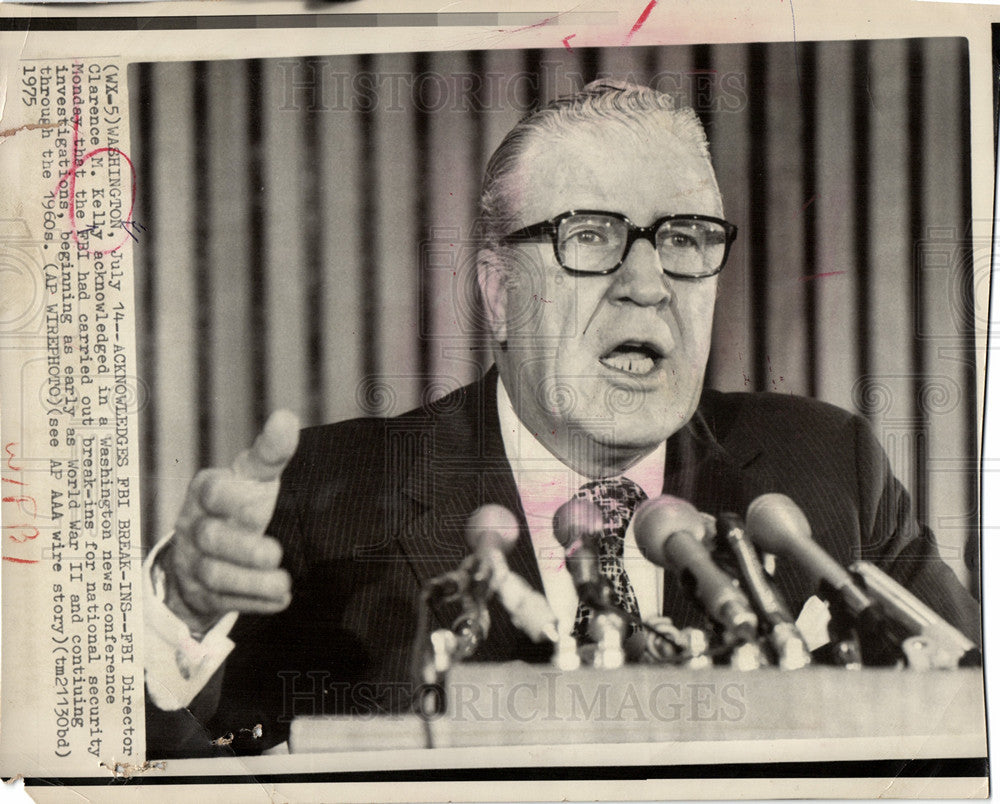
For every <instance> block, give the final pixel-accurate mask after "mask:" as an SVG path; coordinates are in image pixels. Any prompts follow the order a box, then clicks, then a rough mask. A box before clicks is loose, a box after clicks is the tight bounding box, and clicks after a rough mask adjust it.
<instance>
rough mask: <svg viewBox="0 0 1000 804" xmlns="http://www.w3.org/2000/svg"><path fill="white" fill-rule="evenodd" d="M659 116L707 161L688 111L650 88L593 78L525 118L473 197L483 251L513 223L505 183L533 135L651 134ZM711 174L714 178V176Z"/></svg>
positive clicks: (496, 246)
mask: <svg viewBox="0 0 1000 804" xmlns="http://www.w3.org/2000/svg"><path fill="white" fill-rule="evenodd" d="M660 112H665V113H666V115H662V116H661V120H657V121H656V122H655V123H654V122H653V117H654V116H655V115H656V114H657V113H660ZM663 117H665V118H666V120H667V121H668V122H667V126H668V128H667V130H668V131H670V132H672V133H673V134H674V135H675V136H677V137H678V138H679V139H681V140H683V141H684V142H687V143H688V144H690V145H691V146H692V147H693V148H694V151H695V153H696V154H698V155H699V156H701V157H703V158H704V159H705V160H706V161H710V159H709V153H708V140H707V138H706V137H705V130H704V128H703V127H702V125H701V121H700V120H699V119H698V116H697V115H696V114H695V112H694V110H693V109H691V108H688V107H682V108H678V107H677V105H676V104H675V102H674V99H673V97H672V96H670V95H668V94H666V93H663V92H658V91H657V90H655V89H651V88H650V87H646V86H641V85H638V84H632V83H629V82H627V81H615V80H611V79H606V78H605V79H599V80H597V81H592V82H591V83H589V84H587V85H586V86H585V87H584V88H583V89H581V90H580V91H579V92H576V93H574V94H572V95H564V96H562V97H559V98H556V99H555V100H553V101H550V102H549V103H547V104H546V105H544V106H542V107H540V108H539V109H536V110H534V111H532V112H530V113H528V114H527V115H526V116H525V117H523V118H522V119H521V120H520V121H519V122H518V123H517V124H516V125H515V126H514V127H513V128H512V129H511V130H510V131H509V132H508V133H507V136H506V137H504V139H503V141H502V142H501V143H500V145H499V146H498V147H497V149H496V151H494V152H493V156H492V157H490V161H489V163H488V164H487V165H486V173H485V176H484V178H483V186H482V192H481V193H480V196H479V232H480V235H481V237H482V244H483V246H484V247H485V248H486V249H487V250H492V251H499V250H500V244H501V241H502V239H503V237H504V236H505V235H507V234H509V233H510V230H511V228H512V224H513V221H514V211H513V209H512V208H511V207H512V203H513V197H514V193H513V188H512V187H511V186H509V185H510V181H511V178H512V177H513V176H514V174H515V172H516V169H517V166H518V164H519V162H520V160H521V159H522V157H523V156H524V154H525V151H526V150H527V148H528V146H529V145H530V144H531V142H532V140H533V138H534V137H535V135H540V134H545V135H548V136H550V137H560V136H565V135H567V134H569V133H571V132H572V130H573V129H574V127H575V126H577V125H579V124H594V123H600V122H602V121H609V122H613V123H617V124H619V125H625V126H626V127H627V128H628V129H630V130H632V131H635V132H640V133H642V132H645V133H651V132H653V131H654V130H661V131H662V130H663V124H662V122H661V121H662V118H663ZM711 175H712V176H713V177H714V175H715V174H714V171H713V172H712V173H711ZM716 189H718V188H716Z"/></svg>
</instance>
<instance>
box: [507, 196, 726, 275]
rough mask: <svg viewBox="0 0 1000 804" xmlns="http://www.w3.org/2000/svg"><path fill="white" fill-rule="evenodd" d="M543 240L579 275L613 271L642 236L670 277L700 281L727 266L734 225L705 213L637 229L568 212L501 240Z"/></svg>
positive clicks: (594, 214)
mask: <svg viewBox="0 0 1000 804" xmlns="http://www.w3.org/2000/svg"><path fill="white" fill-rule="evenodd" d="M546 236H547V237H550V238H551V239H552V247H553V248H554V249H555V252H556V259H557V260H558V261H559V264H560V265H561V266H562V267H563V268H565V269H566V270H567V271H568V272H569V273H571V274H576V275H578V276H587V275H598V276H602V275H606V274H612V273H614V272H615V271H617V270H618V269H619V268H621V266H622V264H623V263H624V262H625V258H626V257H627V256H628V253H629V251H630V250H631V248H632V245H633V244H634V243H635V241H636V240H638V239H640V238H641V239H643V240H648V241H649V242H650V243H652V244H653V248H654V249H656V253H657V254H658V255H659V257H660V266H661V268H662V269H663V272H664V273H665V274H667V275H668V276H672V277H676V278H678V279H704V278H707V277H709V276H715V275H716V274H717V273H719V272H720V271H721V270H722V268H723V266H725V264H726V258H727V257H728V256H729V249H730V247H731V246H732V245H733V241H734V240H735V239H736V226H735V225H734V224H732V223H729V222H728V221H725V220H722V219H721V218H713V217H710V216H708V215H665V216H664V217H662V218H660V219H659V220H656V221H654V222H653V224H652V225H651V226H636V225H635V224H634V223H632V221H630V220H629V219H628V218H627V217H625V216H624V215H622V214H620V213H618V212H599V211H594V210H572V211H570V212H564V213H562V214H561V215H557V216H556V217H554V218H552V219H550V220H547V221H542V222H541V223H536V224H533V225H532V226H526V227H525V228H523V229H518V230H517V231H516V232H511V233H510V234H509V235H507V236H506V237H505V238H504V241H505V242H514V241H523V240H535V239H537V238H539V237H546Z"/></svg>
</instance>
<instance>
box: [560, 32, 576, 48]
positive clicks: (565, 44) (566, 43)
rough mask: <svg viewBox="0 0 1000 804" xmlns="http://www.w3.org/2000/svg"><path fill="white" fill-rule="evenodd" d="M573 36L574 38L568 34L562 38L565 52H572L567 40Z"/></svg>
mask: <svg viewBox="0 0 1000 804" xmlns="http://www.w3.org/2000/svg"><path fill="white" fill-rule="evenodd" d="M574 36H576V34H570V35H569V36H566V37H563V40H562V42H563V47H564V48H566V50H572V49H573V48H571V47H570V46H569V40H570V39H572V38H573V37H574Z"/></svg>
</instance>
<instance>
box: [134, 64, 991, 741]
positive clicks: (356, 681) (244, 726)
mask: <svg viewBox="0 0 1000 804" xmlns="http://www.w3.org/2000/svg"><path fill="white" fill-rule="evenodd" d="M480 223H481V235H482V243H481V247H480V250H479V256H478V260H477V266H476V270H477V277H478V285H479V289H480V292H481V296H482V300H483V303H484V309H485V311H486V314H487V318H488V322H489V329H490V333H491V335H492V346H493V356H494V362H495V365H494V367H493V368H492V369H491V370H490V371H489V372H487V373H486V374H485V376H483V377H482V378H481V379H480V380H479V381H478V382H476V383H474V384H472V385H470V386H467V387H464V388H461V389H459V390H457V391H455V392H453V393H451V394H449V395H448V396H446V397H444V398H443V399H440V400H438V401H437V402H435V403H433V404H431V405H429V406H427V407H425V408H421V409H418V410H414V411H411V412H410V413H407V414H404V415H402V416H398V417H395V418H391V419H359V420H354V421H348V422H341V423H338V424H333V425H327V426H323V427H316V428H310V429H307V430H304V431H302V432H301V433H299V432H298V425H297V423H296V421H295V419H294V417H293V416H291V415H290V414H287V413H284V412H278V413H276V414H274V415H273V416H272V417H271V419H270V420H269V421H268V423H267V425H266V426H265V428H264V430H263V432H262V433H261V434H260V436H259V437H258V438H257V440H256V441H255V443H254V444H253V446H252V447H250V448H249V449H248V450H247V451H246V452H244V453H243V454H241V455H239V456H238V457H237V458H236V460H235V461H234V463H233V465H232V466H231V467H229V468H224V469H207V470H204V471H202V472H200V473H199V474H198V475H197V476H196V477H195V478H194V479H193V481H192V483H191V485H190V488H189V491H188V495H187V499H186V501H185V503H184V506H183V508H182V510H181V512H180V514H179V516H178V519H177V522H176V527H175V530H174V532H173V534H172V535H171V536H170V538H169V539H167V540H164V541H163V542H161V543H160V544H159V545H158V546H157V548H156V549H155V550H154V552H153V553H152V554H151V556H150V560H149V562H148V564H149V570H150V577H149V583H148V586H149V589H148V591H147V615H146V616H147V637H146V656H147V676H146V680H147V701H148V705H147V711H148V715H147V723H148V725H147V739H148V744H149V752H150V755H151V756H152V755H156V756H169V755H181V756H193V755H198V754H209V753H211V752H212V751H213V750H215V749H214V746H213V745H212V744H211V740H212V739H213V738H216V737H218V736H220V735H224V734H227V733H232V734H233V735H234V736H235V738H236V740H235V742H234V743H233V746H232V747H231V748H227V749H226V750H232V749H236V750H247V751H258V750H262V749H263V748H265V747H267V746H270V745H273V744H275V743H278V742H281V741H282V740H284V739H286V736H287V730H288V725H289V722H290V720H291V719H292V718H293V717H294V716H297V715H305V714H338V713H359V714H361V713H372V712H382V711H399V710H401V709H405V708H406V707H407V706H408V705H409V702H410V698H411V693H412V688H413V683H414V678H413V672H412V667H411V647H412V643H413V640H414V635H415V634H416V633H417V631H418V629H419V628H420V627H427V624H426V623H424V624H421V623H420V617H421V610H420V606H419V605H418V601H419V600H420V599H421V592H422V590H426V589H427V588H428V587H427V585H428V583H430V582H431V581H432V580H433V579H435V578H441V577H442V576H446V575H447V573H449V572H452V571H453V570H455V568H456V567H458V566H459V565H460V564H461V563H462V562H463V559H464V558H465V557H466V556H467V554H468V553H469V550H470V548H469V544H468V542H467V534H466V524H467V520H468V518H469V516H470V515H471V514H472V513H473V512H474V511H476V510H477V509H480V508H481V507H482V506H484V505H488V504H492V505H498V506H502V507H503V508H504V509H506V510H507V511H509V512H511V513H512V515H513V516H514V517H515V518H516V522H517V534H516V538H515V539H514V540H513V543H512V544H511V545H510V546H509V552H508V554H507V555H506V562H507V564H508V565H509V568H510V571H511V572H512V573H514V574H516V575H518V576H520V577H521V578H523V579H524V580H525V581H526V583H527V585H528V586H530V587H531V588H532V589H533V590H534V591H535V592H537V593H539V594H540V595H544V598H545V601H546V602H547V604H548V607H549V608H550V609H551V612H552V614H553V616H554V618H555V620H556V621H557V622H558V624H559V629H560V631H561V632H562V633H564V634H568V633H571V632H572V633H573V634H574V635H576V636H585V634H586V632H587V623H588V620H589V619H592V618H593V617H594V616H595V612H594V611H593V610H588V607H587V606H586V605H581V601H580V599H579V598H580V596H579V594H578V588H577V586H576V585H575V584H574V579H573V578H572V577H571V573H570V572H569V571H568V568H567V556H566V552H565V551H564V549H563V547H562V545H561V544H560V541H559V536H560V534H559V533H557V532H556V530H557V529H556V528H554V525H553V517H554V516H555V515H556V513H557V511H558V510H559V509H560V507H561V506H563V505H564V504H565V503H566V502H567V501H568V500H570V499H574V498H577V499H581V500H585V501H586V502H588V503H591V504H593V505H595V506H596V507H597V508H598V509H599V510H600V511H601V512H602V515H603V518H604V520H603V526H602V527H603V532H602V533H601V538H602V541H601V543H600V545H599V547H598V548H597V550H598V551H599V552H600V569H601V572H602V574H603V576H604V580H603V581H602V583H603V584H604V585H605V586H604V588H606V589H607V590H608V594H609V595H610V596H611V599H612V600H613V602H614V605H615V607H616V608H618V609H620V610H622V611H624V612H626V615H627V618H628V622H635V621H638V620H647V621H649V620H658V621H661V622H666V619H664V618H669V622H670V623H671V624H672V627H674V628H678V629H682V628H703V629H705V630H706V632H710V631H711V630H712V626H711V624H710V623H709V621H708V617H707V616H706V613H705V611H704V606H703V605H701V604H700V603H699V602H698V601H697V600H695V599H694V598H693V597H692V596H691V595H690V594H689V590H688V589H687V588H686V587H685V585H684V584H681V583H679V582H678V581H677V578H676V577H675V576H674V575H673V574H672V573H671V572H670V571H665V570H664V569H663V568H661V567H660V566H657V564H655V563H653V562H650V561H647V560H646V559H645V558H643V556H642V555H641V554H640V550H639V547H638V545H637V542H636V535H635V533H634V530H635V529H634V528H633V527H632V517H633V514H634V513H635V510H636V508H637V507H638V506H639V505H641V504H642V503H643V501H645V500H656V499H657V498H660V497H661V496H662V495H665V494H667V495H671V496H672V497H674V498H680V499H682V500H685V501H687V502H688V503H690V504H691V505H692V506H694V508H695V509H697V511H699V512H703V513H705V514H708V515H711V516H713V517H714V516H717V515H718V514H720V513H722V512H728V511H732V512H737V513H739V514H741V515H742V514H743V513H744V512H746V511H747V509H748V506H750V505H751V503H752V502H753V501H754V500H755V499H757V498H759V497H760V496H761V495H764V494H775V493H776V494H781V495H785V496H786V497H787V498H790V499H791V500H793V501H794V502H795V503H796V504H797V506H798V507H799V508H800V509H801V511H802V513H803V514H804V516H805V519H806V520H807V521H808V523H809V528H810V530H811V538H812V540H813V541H814V542H815V544H816V545H818V546H819V547H821V548H822V549H823V550H824V551H825V552H826V553H827V554H829V555H830V556H832V557H833V559H834V561H835V562H836V563H838V564H840V565H842V566H847V565H849V564H851V563H852V562H854V561H857V560H865V561H868V562H870V563H871V564H873V565H875V566H876V567H878V568H879V569H881V570H883V571H884V572H885V573H887V574H888V575H889V576H890V577H891V578H892V579H893V580H894V581H896V582H897V583H898V584H900V585H902V586H903V587H905V588H906V589H907V590H909V591H910V592H912V593H913V594H914V595H915V596H916V597H917V598H918V599H919V600H920V601H922V602H923V603H924V604H926V605H927V606H928V607H929V608H930V609H933V610H934V611H935V612H937V614H939V615H940V616H941V617H943V618H944V620H946V621H947V622H949V623H951V624H952V625H953V626H955V627H957V628H958V629H959V630H960V631H961V632H963V633H964V634H965V635H966V636H967V637H968V638H970V639H971V640H973V641H976V642H978V640H979V612H978V607H977V604H976V602H975V601H974V600H973V599H972V597H971V596H970V595H969V594H968V593H967V592H966V590H965V589H964V588H963V586H962V585H961V583H960V582H959V581H958V579H957V578H956V577H955V575H954V574H953V573H952V571H951V570H950V569H949V568H948V567H947V566H946V565H945V564H944V563H943V562H942V560H941V559H940V557H939V555H938V551H937V547H936V544H935V540H934V537H933V534H932V533H931V532H930V531H929V530H928V529H927V528H926V527H924V526H922V525H921V524H920V523H919V522H917V521H916V519H915V517H914V514H913V511H912V508H911V505H910V498H909V496H908V494H907V492H906V491H905V490H904V489H903V488H902V487H901V485H900V483H899V482H898V481H897V480H896V478H895V477H894V475H893V474H892V471H891V469H890V467H889V465H888V461H887V458H886V456H885V454H884V452H883V451H882V450H881V448H880V447H879V445H878V443H877V441H876V439H875V437H874V436H873V434H872V433H871V431H870V430H869V429H868V427H867V425H866V423H865V422H864V421H863V420H862V419H861V418H859V417H857V416H853V415H850V414H848V413H846V412H844V411H841V410H839V409H836V408H833V407H831V406H829V405H826V404H822V403H819V402H815V401H811V400H806V399H801V398H794V397H790V396H787V395H780V396H779V395H767V394H748V393H744V394H723V393H718V392H714V391H712V390H710V389H705V388H703V378H704V373H705V366H706V361H707V359H708V355H709V349H710V346H711V343H710V341H711V332H712V319H713V309H714V304H715V299H716V292H717V281H718V276H719V274H720V272H722V271H723V270H724V269H725V268H726V260H727V256H728V253H729V248H730V246H731V244H732V242H733V240H734V239H735V237H736V227H735V226H734V225H733V224H732V223H730V222H728V221H727V220H726V219H725V213H724V210H723V205H722V199H721V196H720V193H719V189H718V186H717V183H716V178H715V173H714V171H713V168H712V164H711V161H710V158H709V151H708V143H707V141H706V138H705V134H704V131H703V129H702V126H701V124H700V123H699V121H698V119H697V117H696V116H695V114H694V112H693V111H691V110H690V109H681V108H675V106H674V103H673V101H672V100H671V98H670V97H669V96H667V95H664V94H661V93H659V92H656V91H654V90H652V89H648V88H645V87H639V86H634V85H630V84H626V83H620V82H613V81H598V82H595V83H593V84H590V85H588V86H587V87H585V88H584V89H583V90H582V91H580V92H579V93H577V94H575V95H572V96H569V97H563V98H560V99H557V100H555V101H553V102H551V103H549V104H548V105H547V106H544V107H542V108H541V109H539V110H538V111H535V112H533V113H532V114H530V115H529V116H528V117H526V118H525V119H524V120H522V121H521V122H520V123H519V124H518V125H517V126H515V127H514V128H513V129H512V130H511V131H510V132H509V133H508V135H507V136H506V138H505V139H504V141H503V142H502V143H501V145H500V146H499V148H498V149H497V150H496V152H495V153H494V155H493V157H492V159H491V160H490V162H489V165H488V167H487V171H486V176H485V181H484V183H483V190H482V196H481V204H480ZM772 581H773V584H774V587H775V588H776V589H777V590H778V591H779V592H780V594H781V595H782V596H783V598H784V600H785V601H786V603H787V606H788V608H789V610H790V611H791V612H792V613H793V614H794V615H795V616H798V613H799V612H800V611H801V610H802V609H803V606H804V605H806V603H807V601H808V600H810V598H811V597H812V596H814V595H815V594H816V593H817V591H819V590H818V588H817V584H816V582H815V579H814V578H813V577H812V576H811V574H810V573H809V572H805V571H803V569H802V567H801V566H799V565H798V564H797V562H796V561H794V560H791V559H790V558H787V557H783V556H779V557H778V558H777V561H776V563H775V565H774V567H773V573H772ZM488 612H489V629H488V635H486V637H485V638H484V639H483V640H482V642H481V644H478V645H477V646H476V647H475V651H474V653H473V655H472V656H471V659H472V660H474V661H480V662H497V661H508V660H514V659H522V660H526V661H547V660H549V659H550V657H551V654H552V651H553V646H552V644H551V642H547V641H546V640H541V641H540V642H535V641H533V640H532V639H531V638H529V635H528V634H526V633H524V631H523V630H522V629H521V628H519V627H518V626H516V625H515V624H514V621H513V620H512V618H511V615H510V612H509V611H508V610H507V609H506V608H505V607H504V606H503V605H501V604H500V602H498V601H497V600H496V599H494V600H493V601H492V602H491V603H490V605H489V608H488ZM461 613H462V612H461V609H460V607H459V604H458V603H457V602H450V601H448V600H440V601H435V602H434V604H433V605H432V606H431V607H430V611H429V614H428V616H429V617H430V619H431V620H432V623H431V625H430V627H431V628H443V629H448V628H450V627H451V626H452V624H453V623H454V622H455V621H456V618H457V617H460V615H461ZM515 619H516V618H515ZM626 630H628V629H626ZM664 672H669V668H668V667H665V668H664ZM256 724H260V725H261V727H262V728H261V730H260V732H261V733H259V734H253V733H252V727H254V726H255V725H256Z"/></svg>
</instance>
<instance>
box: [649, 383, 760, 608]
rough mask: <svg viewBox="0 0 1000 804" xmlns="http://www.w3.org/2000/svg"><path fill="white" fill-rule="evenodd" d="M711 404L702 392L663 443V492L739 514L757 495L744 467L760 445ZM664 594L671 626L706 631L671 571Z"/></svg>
mask: <svg viewBox="0 0 1000 804" xmlns="http://www.w3.org/2000/svg"><path fill="white" fill-rule="evenodd" d="M716 400H717V395H716V394H715V393H714V392H712V391H706V392H705V394H704V395H703V397H702V403H701V405H700V406H699V408H698V410H697V411H696V412H695V415H694V416H693V417H692V418H691V421H690V422H688V423H687V425H685V426H684V427H683V428H682V429H681V430H679V431H678V432H677V433H675V434H674V435H673V436H671V438H670V439H669V440H668V441H667V460H666V466H665V469H664V478H663V493H664V494H669V495H672V496H674V497H680V498H681V499H684V500H687V501H688V502H690V503H691V504H692V505H694V507H695V508H697V509H698V510H699V511H703V512H705V513H708V514H712V515H713V516H718V514H720V513H722V512H724V511H733V512H736V513H739V514H741V515H742V514H743V512H745V511H746V509H747V506H748V505H749V504H750V501H751V500H753V498H754V497H755V496H757V494H758V493H760V489H759V487H758V486H757V484H755V482H754V479H753V476H752V474H750V473H747V472H746V471H745V469H746V467H747V466H748V465H749V464H750V463H752V462H753V460H754V459H755V458H756V457H757V456H758V455H759V454H760V452H761V447H760V444H759V443H758V442H757V440H756V438H754V437H753V435H752V433H751V432H750V431H749V430H746V431H744V430H743V428H740V427H739V426H738V422H733V421H729V420H727V419H726V417H725V416H724V414H722V413H721V412H720V411H717V410H715V404H714V403H715V402H716ZM720 425H722V426H720ZM717 428H718V431H719V432H718V433H717ZM719 435H721V436H722V439H721V440H720V438H719ZM663 591H664V594H663V609H664V610H663V612H662V613H663V614H664V615H666V616H668V617H670V618H672V619H673V620H674V623H675V624H677V625H681V626H684V625H691V626H695V627H701V628H708V627H710V624H709V622H708V620H707V618H706V616H705V614H704V612H703V611H702V610H701V609H700V607H699V606H698V605H697V604H696V603H695V602H694V601H693V600H692V599H691V596H690V594H688V592H687V590H685V589H683V588H682V586H681V584H680V583H678V580H677V576H676V575H674V574H673V573H671V572H666V573H664V590H663Z"/></svg>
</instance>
